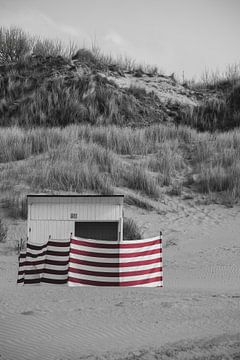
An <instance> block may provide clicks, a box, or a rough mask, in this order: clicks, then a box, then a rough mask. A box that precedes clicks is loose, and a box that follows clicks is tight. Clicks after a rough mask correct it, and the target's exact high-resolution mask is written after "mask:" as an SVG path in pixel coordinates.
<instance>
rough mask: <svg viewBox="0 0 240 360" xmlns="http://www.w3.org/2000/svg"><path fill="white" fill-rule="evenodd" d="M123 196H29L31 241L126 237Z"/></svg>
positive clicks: (37, 242)
mask: <svg viewBox="0 0 240 360" xmlns="http://www.w3.org/2000/svg"><path fill="white" fill-rule="evenodd" d="M123 197H124V196H123V195H28V196H27V200H28V225H27V226H28V241H29V242H30V243H34V244H41V243H43V242H45V241H47V240H48V239H49V238H51V239H56V240H66V239H69V238H70V234H71V233H72V234H73V235H74V236H78V237H83V238H88V239H99V240H109V241H113V240H117V241H121V240H122V238H123Z"/></svg>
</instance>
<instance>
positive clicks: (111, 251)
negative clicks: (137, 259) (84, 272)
mask: <svg viewBox="0 0 240 360" xmlns="http://www.w3.org/2000/svg"><path fill="white" fill-rule="evenodd" d="M71 249H76V250H80V251H87V252H93V253H100V254H102V253H103V254H104V253H105V254H121V255H122V254H131V253H138V252H143V251H151V250H156V249H160V246H159V244H155V245H149V246H144V247H138V248H125V249H104V248H96V247H90V246H84V245H76V244H71Z"/></svg>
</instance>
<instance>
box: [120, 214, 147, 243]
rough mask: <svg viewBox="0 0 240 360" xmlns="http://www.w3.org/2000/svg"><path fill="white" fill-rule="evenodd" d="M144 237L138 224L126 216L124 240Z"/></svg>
mask: <svg viewBox="0 0 240 360" xmlns="http://www.w3.org/2000/svg"><path fill="white" fill-rule="evenodd" d="M141 238H142V232H141V230H140V229H139V227H138V225H137V224H136V223H135V222H134V220H133V219H131V218H126V217H124V219H123V239H124V240H138V239H141Z"/></svg>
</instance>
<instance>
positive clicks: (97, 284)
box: [68, 277, 119, 286]
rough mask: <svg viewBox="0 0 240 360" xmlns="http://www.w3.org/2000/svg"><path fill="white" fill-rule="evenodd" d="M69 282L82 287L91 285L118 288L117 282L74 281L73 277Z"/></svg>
mask: <svg viewBox="0 0 240 360" xmlns="http://www.w3.org/2000/svg"><path fill="white" fill-rule="evenodd" d="M68 281H69V282H73V283H75V284H83V285H93V286H119V281H114V282H112V281H93V280H85V279H76V278H73V277H69V278H68Z"/></svg>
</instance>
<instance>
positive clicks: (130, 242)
mask: <svg viewBox="0 0 240 360" xmlns="http://www.w3.org/2000/svg"><path fill="white" fill-rule="evenodd" d="M72 240H79V241H87V242H89V243H93V244H107V245H109V244H119V241H104V240H95V239H83V238H78V237H76V236H74V237H72ZM154 240H159V236H155V237H152V238H148V239H141V240H123V242H121V244H134V243H136V244H139V243H145V242H148V241H154Z"/></svg>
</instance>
